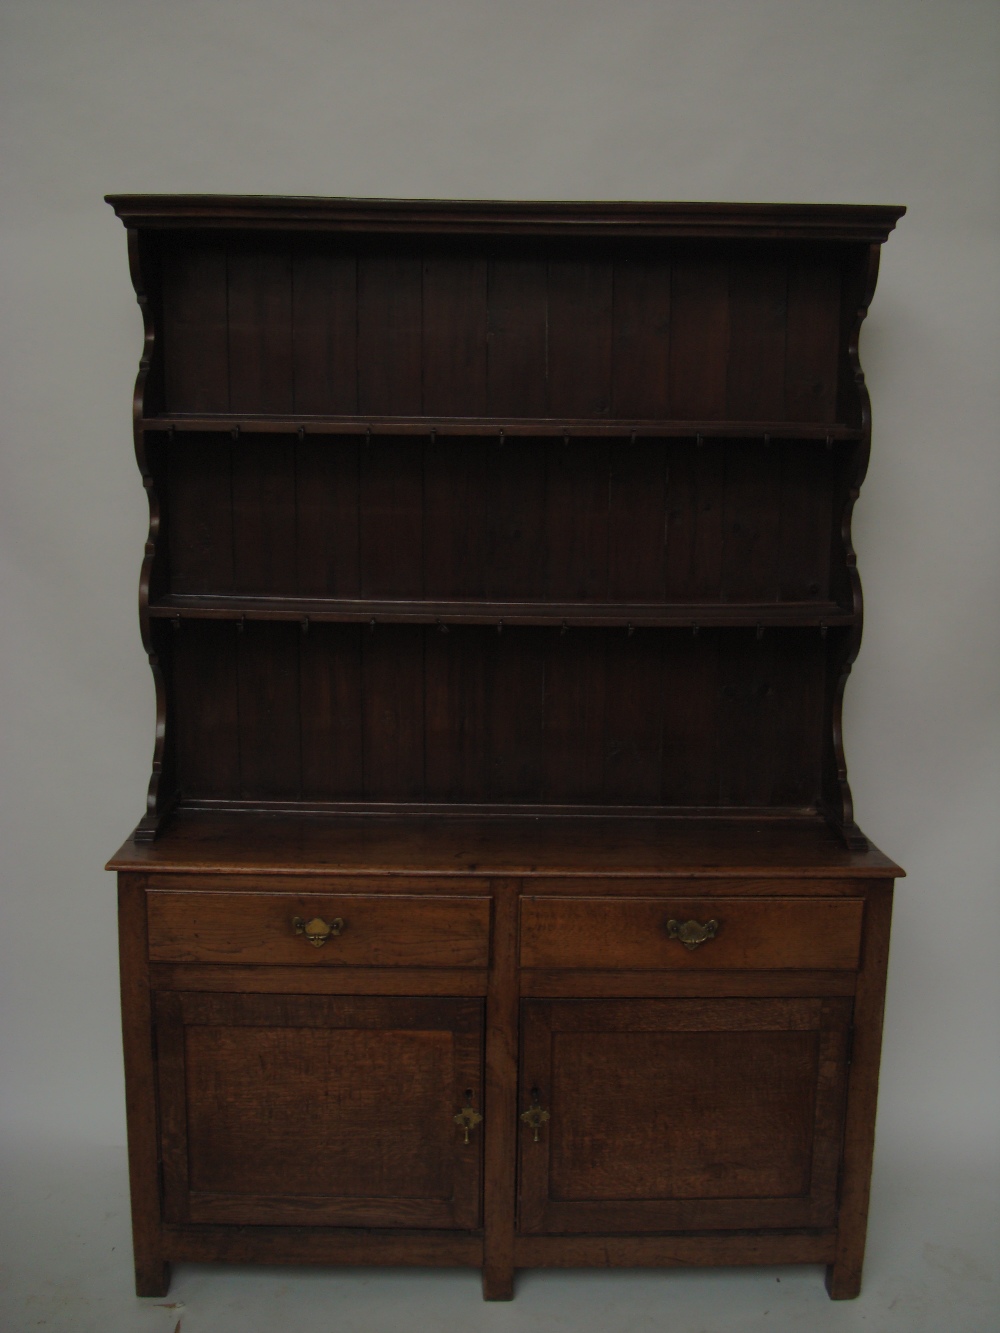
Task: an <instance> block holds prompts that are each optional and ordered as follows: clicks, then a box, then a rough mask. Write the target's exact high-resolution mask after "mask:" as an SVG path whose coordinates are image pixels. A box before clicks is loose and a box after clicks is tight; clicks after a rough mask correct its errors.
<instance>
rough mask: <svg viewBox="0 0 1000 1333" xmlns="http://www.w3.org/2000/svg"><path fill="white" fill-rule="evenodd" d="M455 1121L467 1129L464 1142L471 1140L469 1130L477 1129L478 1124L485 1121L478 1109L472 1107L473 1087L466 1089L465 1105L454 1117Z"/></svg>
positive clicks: (460, 1126) (461, 1127) (460, 1127)
mask: <svg viewBox="0 0 1000 1333" xmlns="http://www.w3.org/2000/svg"><path fill="white" fill-rule="evenodd" d="M454 1121H455V1124H456V1125H457V1126H458V1127H459V1129H464V1130H465V1138H464V1139H463V1143H468V1142H469V1130H470V1129H475V1127H476V1126H477V1125H481V1124H482V1123H483V1117H482V1116H481V1115H480V1114H479V1112H478V1111H475V1110H473V1108H472V1089H471V1088H469V1089H467V1090H466V1093H465V1105H464V1106H463V1107H462V1109H461V1111H459V1113H458V1115H456V1116H455V1117H454Z"/></svg>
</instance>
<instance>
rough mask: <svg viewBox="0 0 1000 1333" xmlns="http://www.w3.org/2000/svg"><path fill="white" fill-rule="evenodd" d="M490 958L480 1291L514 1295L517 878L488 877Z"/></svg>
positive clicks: (502, 1297) (501, 1297)
mask: <svg viewBox="0 0 1000 1333" xmlns="http://www.w3.org/2000/svg"><path fill="white" fill-rule="evenodd" d="M491 888H492V890H493V907H494V917H493V958H492V962H491V966H490V974H489V989H488V992H487V997H486V1126H487V1129H486V1136H485V1151H486V1159H485V1166H484V1178H483V1190H484V1195H483V1200H484V1215H485V1219H486V1236H485V1244H484V1252H483V1296H484V1298H485V1299H486V1300H488V1301H508V1300H510V1299H511V1298H512V1297H513V1295H514V1245H515V1237H514V1218H515V1208H516V1191H515V1180H514V1175H515V1170H516V1165H517V1024H518V1014H517V1009H518V975H517V956H516V953H517V949H516V941H517V911H518V888H519V885H518V883H517V881H516V880H493V881H491Z"/></svg>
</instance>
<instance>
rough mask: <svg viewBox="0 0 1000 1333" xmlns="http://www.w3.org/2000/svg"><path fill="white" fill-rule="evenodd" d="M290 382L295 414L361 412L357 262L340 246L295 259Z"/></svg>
mask: <svg viewBox="0 0 1000 1333" xmlns="http://www.w3.org/2000/svg"><path fill="white" fill-rule="evenodd" d="M292 380H293V385H294V394H295V411H296V412H301V413H306V414H313V415H317V416H323V415H327V414H329V415H336V414H338V413H342V412H343V413H351V412H356V411H357V410H358V263H357V256H356V255H355V254H354V253H352V252H350V251H347V250H341V249H339V248H336V249H334V248H332V247H331V248H330V249H320V248H318V247H316V246H309V247H305V246H303V247H302V248H299V249H297V250H296V251H295V252H294V254H293V257H292Z"/></svg>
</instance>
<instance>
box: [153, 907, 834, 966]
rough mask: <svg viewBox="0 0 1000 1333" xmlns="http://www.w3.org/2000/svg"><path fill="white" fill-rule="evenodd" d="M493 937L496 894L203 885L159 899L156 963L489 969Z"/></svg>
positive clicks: (155, 910) (155, 920)
mask: <svg viewBox="0 0 1000 1333" xmlns="http://www.w3.org/2000/svg"><path fill="white" fill-rule="evenodd" d="M840 906H841V907H845V908H846V907H848V906H850V904H846V903H843V904H840ZM295 917H302V918H304V919H305V920H311V919H312V918H313V917H321V918H322V919H323V920H325V921H327V922H330V921H334V920H336V919H337V918H339V919H340V920H341V921H342V922H343V928H342V933H341V934H340V935H338V936H337V937H335V938H331V939H329V940H327V942H326V943H325V944H324V945H322V946H321V947H319V948H317V947H315V946H314V945H312V944H310V942H309V941H308V940H307V939H306V938H305V936H303V935H297V934H296V933H295V927H294V924H293V922H294V918H295ZM489 938H490V904H489V900H488V899H487V898H458V897H446V898H445V897H433V898H431V897H428V896H427V895H422V896H420V897H412V898H408V897H405V896H403V895H401V894H393V895H392V896H391V897H389V896H386V895H382V896H379V897H370V896H362V895H353V894H336V895H324V896H317V895H309V896H305V895H302V894H295V895H290V894H286V895H278V894H263V893H257V894H247V893H245V892H244V893H199V892H198V891H197V888H194V889H192V890H189V891H187V892H184V891H177V890H156V891H154V892H152V893H151V894H150V895H149V956H150V959H151V960H153V961H154V962H162V963H227V964H230V963H233V964H247V963H267V964H269V965H272V966H274V965H277V966H280V965H282V964H287V965H291V966H296V967H351V966H353V967H359V966H362V967H395V966H400V967H465V968H469V967H485V966H486V964H487V962H488V961H489Z"/></svg>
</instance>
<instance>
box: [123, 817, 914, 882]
mask: <svg viewBox="0 0 1000 1333" xmlns="http://www.w3.org/2000/svg"><path fill="white" fill-rule="evenodd" d="M333 867H335V868H336V869H337V871H338V872H341V873H350V874H361V875H411V876H412V875H413V874H414V873H420V874H423V873H432V874H437V875H441V874H444V875H468V874H470V873H477V872H479V873H482V872H488V873H492V874H497V875H515V874H517V875H520V874H531V875H574V876H581V875H584V876H598V877H600V878H602V879H607V878H608V877H621V878H627V877H629V876H634V875H644V874H645V875H657V876H660V877H664V876H667V877H669V876H677V877H680V878H685V877H687V876H689V875H692V874H695V873H697V874H707V875H718V876H720V877H724V878H728V877H730V876H735V875H740V874H745V875H752V876H762V875H766V876H767V877H769V878H776V879H777V878H782V877H791V878H794V879H796V880H802V879H808V878H812V877H816V878H819V879H820V880H821V881H822V883H823V890H824V891H825V892H829V883H828V880H829V877H830V876H831V875H838V876H852V875H857V876H860V877H864V876H866V875H871V874H886V873H893V874H897V875H900V874H902V873H903V872H902V871H901V870H900V869H899V867H898V866H895V865H894V864H893V863H892V862H891V861H890V860H889V859H888V858H887V857H885V856H884V855H883V854H882V853H881V852H879V851H878V850H877V849H876V848H874V847H871V848H869V849H868V850H867V851H864V852H857V851H850V850H848V849H847V848H846V847H844V845H843V843H842V842H841V841H840V839H839V838H838V837H837V835H836V834H835V833H834V832H833V830H831V829H830V828H829V827H828V825H827V824H826V823H825V822H824V820H822V819H821V818H819V817H818V816H816V815H813V816H811V817H803V818H799V819H768V818H767V817H766V815H765V814H764V812H760V814H759V816H758V818H756V819H750V818H744V819H733V818H726V817H725V812H722V811H720V812H719V816H718V817H716V818H700V819H698V818H694V819H692V818H691V817H690V816H686V815H685V816H680V817H678V816H674V817H670V816H666V817H660V818H655V817H653V818H636V817H635V816H634V815H623V816H618V817H608V818H601V819H595V818H593V817H592V816H588V817H572V816H569V817H567V816H562V817H561V816H559V815H552V814H550V813H540V812H538V813H535V814H532V815H500V814H498V815H496V816H493V817H483V816H481V815H480V816H463V815H460V814H455V815H452V816H449V815H448V814H447V812H442V813H438V814H435V815H427V814H415V815H400V814H398V813H397V814H376V813H373V814H370V815H358V814H354V815H339V816H337V815H320V814H316V815H309V814H290V813H287V812H286V813H281V814H279V813H275V814H271V815H262V814H259V813H257V814H250V813H238V812H226V811H193V810H192V811H179V812H178V813H177V814H175V815H174V816H173V817H172V818H171V820H170V822H169V823H168V824H167V826H166V828H165V829H164V832H163V834H162V836H161V837H160V838H159V839H158V840H157V841H156V842H155V843H153V844H148V843H147V844H143V845H136V844H135V843H133V842H131V841H129V842H126V843H125V845H124V846H123V847H122V848H121V849H120V850H119V851H118V852H117V853H116V855H115V856H114V857H113V858H112V859H111V861H109V863H108V869H109V870H132V871H135V870H140V871H164V872H170V871H175V872H176V871H178V870H185V871H195V870H197V871H198V872H199V873H202V872H203V873H206V874H233V873H237V874H244V875H245V874H248V873H249V874H252V873H254V871H256V870H264V869H266V870H267V871H268V872H269V873H277V872H280V873H282V874H288V875H329V873H330V870H331V868H333Z"/></svg>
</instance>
